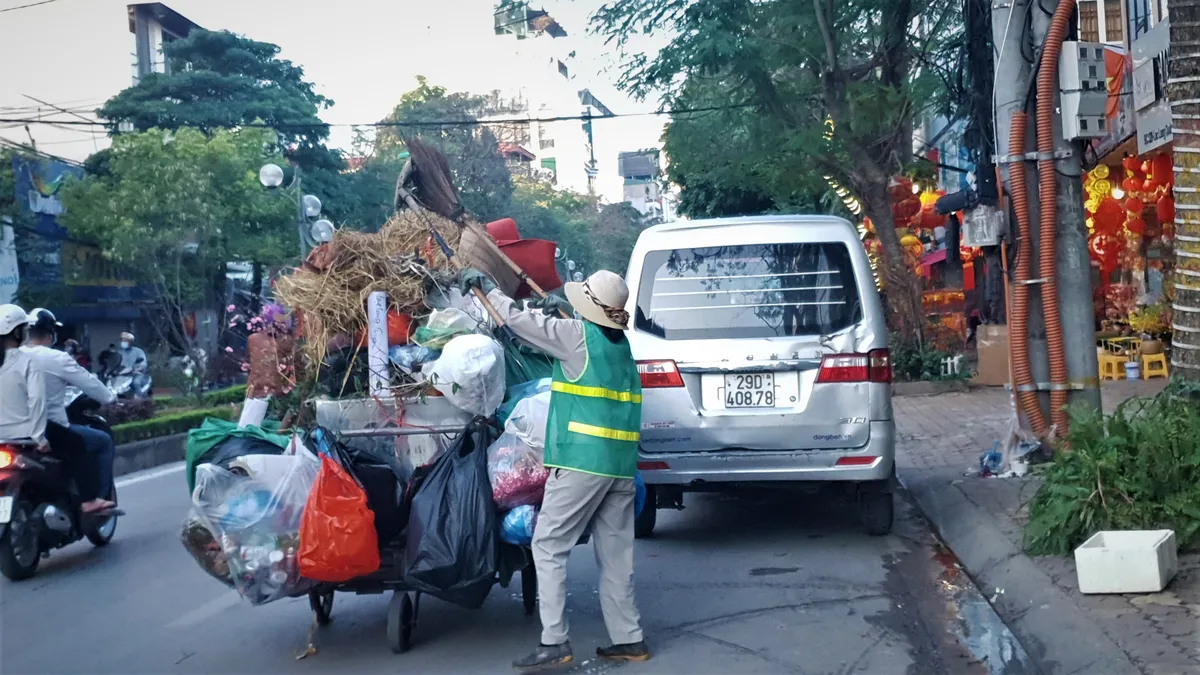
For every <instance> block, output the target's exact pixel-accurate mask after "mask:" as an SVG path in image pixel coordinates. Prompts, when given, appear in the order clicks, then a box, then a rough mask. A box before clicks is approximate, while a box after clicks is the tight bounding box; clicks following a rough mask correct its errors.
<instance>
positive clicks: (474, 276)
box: [458, 267, 496, 296]
mask: <svg viewBox="0 0 1200 675" xmlns="http://www.w3.org/2000/svg"><path fill="white" fill-rule="evenodd" d="M495 287H496V284H494V283H492V280H491V279H489V278H488V275H486V274H484V273H483V272H480V271H479V270H475V269H471V268H469V267H464V268H463V269H461V270H459V272H458V290H459V291H461V292H462V294H463V295H464V296H466V295H471V289H473V288H478V289H479V290H481V291H483V292H484V294H485V295H486V294H487V293H488V292H489V291H491V290H492V289H493V288H495Z"/></svg>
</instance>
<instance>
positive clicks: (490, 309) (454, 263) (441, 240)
mask: <svg viewBox="0 0 1200 675" xmlns="http://www.w3.org/2000/svg"><path fill="white" fill-rule="evenodd" d="M410 165H411V162H405V164H404V170H403V171H401V172H400V178H401V180H403V179H404V178H406V177H407V174H408V171H409V166H410ZM402 186H403V183H397V184H396V197H397V199H402V200H404V203H405V204H407V205H408V208H410V209H412V211H413V212H414V213H418V214H419V213H421V212H422V211H423V210H424V209H422V207H421V205H420V204H418V203H417V200H416V199H415V198H413V196H412V193H410V192H409V191H408V190H406V189H404V187H402ZM428 227H429V234H430V235H432V236H433V239H434V241H436V242H437V244H438V246H439V247H440V248H441V249H442V253H443V254H444V255H445V256H446V260H447V261H448V262H449V263H450V266H451V267H453V268H454V269H455V271H460V270H462V263H460V262H459V261H458V256H457V255H456V254H455V253H454V251H453V250H451V248H450V245H449V244H447V243H446V238H445V237H443V236H442V233H441V232H438V231H437V228H436V227H434V226H433V223H428ZM471 291H472V292H473V293H474V294H475V297H476V298H477V299H478V300H479V302H480V304H482V305H483V308H484V309H485V310H487V313H488V315H490V316H491V317H492V321H495V322H496V325H497V326H500V327H503V326H504V317H502V316H500V312H498V311H496V308H495V307H494V306H493V305H492V303H491V301H489V300H488V299H487V295H486V294H485V293H484V292H483V289H481V288H479V287H474V288H472V289H471Z"/></svg>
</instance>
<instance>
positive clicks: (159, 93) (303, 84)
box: [99, 30, 341, 170]
mask: <svg viewBox="0 0 1200 675" xmlns="http://www.w3.org/2000/svg"><path fill="white" fill-rule="evenodd" d="M163 54H164V56H165V57H166V58H167V59H168V60H169V61H170V62H171V63H172V64H175V67H174V68H172V70H171V72H170V73H150V74H147V75H145V76H144V77H142V78H141V80H140V81H139V82H138V83H137V84H136V85H134V86H132V87H129V88H128V89H125V90H124V91H122V92H121V93H119V94H117V95H116V96H114V97H113V98H111V99H109V100H108V102H106V103H105V104H104V106H103V107H101V108H100V110H99V114H100V116H101V117H103V118H104V119H107V120H111V121H112V122H113V123H114V126H115V125H116V124H118V123H129V124H132V125H133V127H134V128H135V129H137V130H139V131H147V130H150V129H181V128H184V127H196V128H199V129H202V130H205V131H209V132H212V131H216V130H217V129H230V128H235V127H239V126H242V125H246V124H265V125H267V126H268V127H271V128H273V129H275V130H276V131H277V132H278V134H279V140H280V143H281V144H282V145H283V146H284V147H287V148H289V152H290V155H291V157H292V158H293V159H294V160H296V161H297V162H298V163H299V164H300V165H301V166H304V167H305V168H306V169H309V168H325V169H332V170H337V169H339V168H341V160H340V158H339V157H338V156H337V155H336V154H334V153H331V152H330V151H329V150H328V149H326V148H325V146H324V142H325V140H326V139H327V138H329V125H327V124H325V123H324V122H322V121H321V119H320V117H318V113H319V112H320V111H321V110H323V109H325V108H328V107H330V106H332V105H333V101H331V100H329V99H327V98H325V97H324V96H322V95H320V94H318V93H316V91H315V89H314V88H313V85H312V83H310V82H307V81H305V79H304V69H303V68H300V67H299V66H296V65H295V64H293V63H292V62H291V61H287V60H285V59H280V58H279V47H278V46H277V45H273V44H271V43H268V42H258V41H256V40H250V39H248V38H244V37H241V36H239V35H235V34H233V33H230V32H228V31H206V30H195V31H192V32H191V34H189V35H188V36H187V37H186V38H184V39H182V40H174V41H171V42H167V43H164V44H163ZM184 64H186V67H184ZM254 168H256V169H257V168H258V167H257V166H256V167H254Z"/></svg>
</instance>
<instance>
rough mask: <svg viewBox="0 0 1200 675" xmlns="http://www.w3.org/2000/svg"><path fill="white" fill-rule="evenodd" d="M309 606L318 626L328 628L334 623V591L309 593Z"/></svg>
mask: <svg viewBox="0 0 1200 675" xmlns="http://www.w3.org/2000/svg"><path fill="white" fill-rule="evenodd" d="M308 606H309V607H311V608H312V611H313V616H315V617H316V618H317V625H318V626H328V625H329V622H330V621H333V591H309V592H308Z"/></svg>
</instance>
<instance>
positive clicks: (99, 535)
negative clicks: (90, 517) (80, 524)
mask: <svg viewBox="0 0 1200 675" xmlns="http://www.w3.org/2000/svg"><path fill="white" fill-rule="evenodd" d="M104 498H105V499H107V500H108V501H110V502H112V503H114V504H115V503H117V486H116V483H113V484H112V485H110V486H109V488H108V492H107V493H106V494H105V495H104ZM116 534H117V516H109V517H107V518H105V519H104V520H100V521H97V522H95V523H89V524H88V527H87V530H86V531H84V536H86V537H87V539H88V541H90V542H92V546H95V547H97V548H99V547H101V546H108V543H109V542H111V541H112V539H113V537H114V536H115V535H116Z"/></svg>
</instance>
